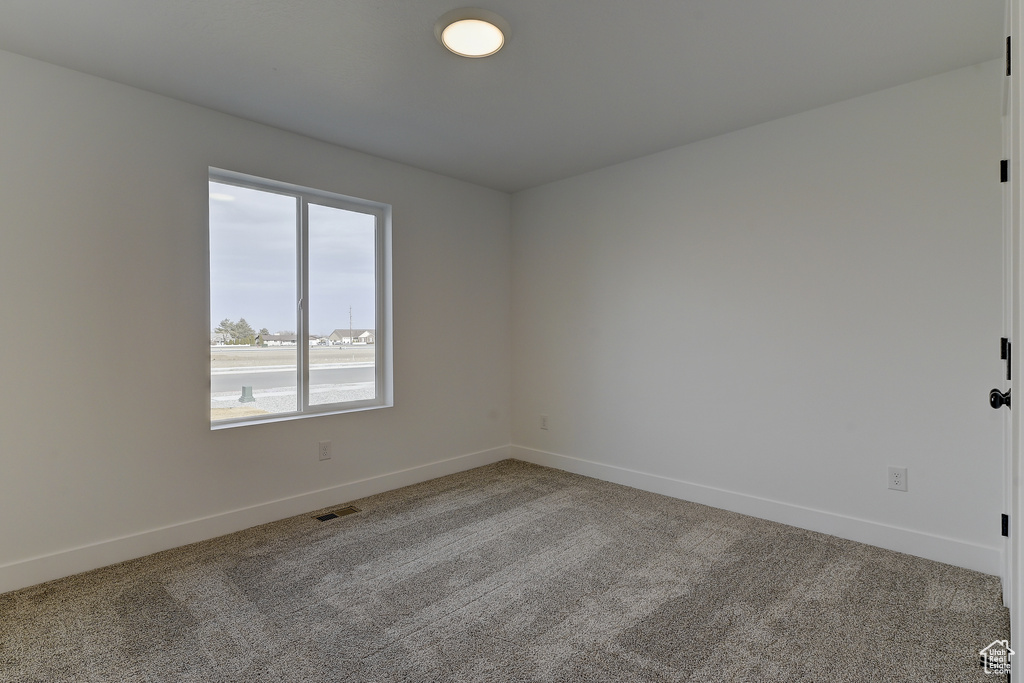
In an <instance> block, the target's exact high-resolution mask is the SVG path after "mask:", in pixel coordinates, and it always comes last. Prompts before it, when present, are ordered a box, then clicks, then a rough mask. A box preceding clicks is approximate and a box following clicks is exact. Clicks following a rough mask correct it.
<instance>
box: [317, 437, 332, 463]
mask: <svg viewBox="0 0 1024 683" xmlns="http://www.w3.org/2000/svg"><path fill="white" fill-rule="evenodd" d="M316 448H317V453H318V454H319V455H320V459H321V460H330V459H331V442H330V441H321V442H319V443H318V444H317V445H316Z"/></svg>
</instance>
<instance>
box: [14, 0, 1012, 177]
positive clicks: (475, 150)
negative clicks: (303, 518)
mask: <svg viewBox="0 0 1024 683" xmlns="http://www.w3.org/2000/svg"><path fill="white" fill-rule="evenodd" d="M467 4H468V5H471V6H479V7H483V8H485V9H489V10H492V11H495V12H497V13H499V14H500V15H502V16H503V17H505V19H506V20H508V22H509V23H510V24H511V26H512V37H511V40H510V41H508V43H507V44H506V46H505V48H504V49H503V50H502V51H501V52H500V53H498V54H497V55H495V56H493V57H490V58H487V59H478V60H472V59H464V58H460V57H456V56H454V55H452V54H450V53H448V52H447V51H446V50H444V48H442V47H441V46H440V45H439V44H438V43H437V41H436V39H435V38H434V32H433V26H434V22H435V21H436V20H437V18H438V17H439V16H441V15H442V14H444V13H445V12H446V11H448V10H450V9H453V8H456V7H461V6H465V5H467ZM1003 14H1004V0H480V1H479V2H476V0H468V2H467V3H462V2H460V1H459V0H4V1H3V2H2V3H0V49H4V50H8V51H10V52H16V53H19V54H22V55H26V56H29V57H35V58H38V59H41V60H44V61H47V62H52V63H54V64H59V65H62V66H67V67H70V68H72V69H77V70H79V71H84V72H87V73H91V74H95V75H98V76H102V77H104V78H108V79H111V80H114V81H119V82H122V83H127V84H129V85H133V86H136V87H139V88H144V89H146V90H151V91H153V92H157V93H161V94H164V95H169V96H171V97H175V98H178V99H181V100H185V101H188V102H193V103H196V104H200V105H203V106H206V107H209V108H212V109H217V110H220V111H223V112H228V113H231V114H235V115H237V116H242V117H245V118H248V119H252V120H255V121H260V122H263V123H267V124H270V125H273V126H277V127H280V128H284V129H287V130H292V131H296V132H300V133H304V134H306V135H310V136H312V137H315V138H319V139H321V140H326V141H329V142H333V143H337V144H339V145H344V146H346V147H350V148H353V149H357V150H361V151H364V152H369V153H371V154H375V155H377V156H381V157H385V158H389V159H394V160H397V161H402V162H405V163H407V164H411V165H413V166H418V167H421V168H425V169H429V170H432V171H437V172H439V173H443V174H445V175H449V176H453V177H456V178H462V179H465V180H469V181H472V182H475V183H479V184H481V185H486V186H489V187H493V188H496V189H500V190H505V191H515V190H520V189H524V188H527V187H532V186H535V185H539V184H542V183H545V182H548V181H551V180H555V179H559V178H563V177H567V176H570V175H574V174H577V173H581V172H584V171H587V170H591V169H595V168H599V167H602V166H606V165H608V164H611V163H615V162H618V161H624V160H626V159H631V158H635V157H639V156H643V155H645V154H649V153H652V152H655V151H659V150H663V149H668V148H670V147H675V146H677V145H681V144H685V143H688V142H693V141H695V140H700V139H703V138H708V137H712V136H714V135H718V134H721V133H724V132H727V131H730V130H736V129H739V128H743V127H746V126H750V125H753V124H755V123H759V122H762V121H767V120H771V119H774V118H779V117H781V116H786V115H788V114H793V113H796V112H799V111H804V110H807V109H812V108H814V107H819V106H822V105H825V104H829V103H832V102H837V101H840V100H844V99H848V98H850V97H854V96H857V95H861V94H864V93H868V92H872V91H875V90H879V89H882V88H886V87H890V86H893V85H898V84H900V83H905V82H908V81H911V80H915V79H918V78H923V77H925V76H929V75H933V74H937V73H941V72H943V71H948V70H951V69H955V68H958V67H962V66H967V65H970V64H976V63H979V62H982V61H986V60H989V59H995V58H998V57H1000V56H1001V54H1002V51H1003V49H1004V48H1003V38H1002V30H1003ZM0 92H2V90H0ZM0 96H2V95H0ZM994 96H995V97H998V95H994Z"/></svg>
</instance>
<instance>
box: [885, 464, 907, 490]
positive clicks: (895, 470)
mask: <svg viewBox="0 0 1024 683" xmlns="http://www.w3.org/2000/svg"><path fill="white" fill-rule="evenodd" d="M889 488H890V489H892V490H893V491H906V490H907V468H906V467H890V468H889Z"/></svg>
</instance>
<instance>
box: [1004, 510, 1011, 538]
mask: <svg viewBox="0 0 1024 683" xmlns="http://www.w3.org/2000/svg"><path fill="white" fill-rule="evenodd" d="M1009 535H1010V515H1003V536H1009Z"/></svg>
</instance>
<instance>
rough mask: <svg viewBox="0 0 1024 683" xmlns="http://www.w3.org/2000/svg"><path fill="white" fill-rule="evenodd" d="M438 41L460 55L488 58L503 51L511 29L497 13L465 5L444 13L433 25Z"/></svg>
mask: <svg viewBox="0 0 1024 683" xmlns="http://www.w3.org/2000/svg"><path fill="white" fill-rule="evenodd" d="M434 35H435V36H437V40H438V42H440V43H441V44H442V45H444V46H445V47H446V48H448V49H449V50H450V51H452V52H454V53H455V54H457V55H459V56H460V57H473V58H476V57H489V56H491V55H493V54H494V53H495V52H497V51H498V50H500V49H501V48H502V47H503V46H504V45H505V43H506V42H508V39H509V36H511V35H512V30H511V28H510V27H509V25H508V22H507V21H505V20H504V19H502V18H501V17H499V16H498V15H497V14H495V13H494V12H489V11H487V10H485V9H477V8H475V7H464V8H462V9H453V10H452V11H451V12H445V13H444V14H443V15H441V18H440V19H438V20H437V23H436V24H434Z"/></svg>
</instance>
